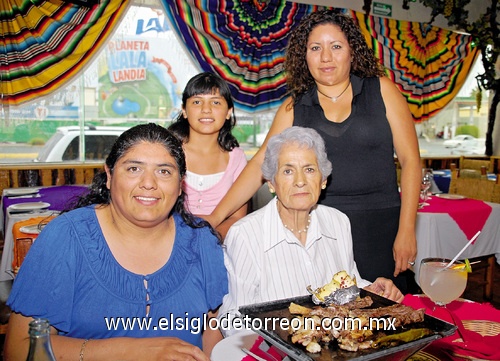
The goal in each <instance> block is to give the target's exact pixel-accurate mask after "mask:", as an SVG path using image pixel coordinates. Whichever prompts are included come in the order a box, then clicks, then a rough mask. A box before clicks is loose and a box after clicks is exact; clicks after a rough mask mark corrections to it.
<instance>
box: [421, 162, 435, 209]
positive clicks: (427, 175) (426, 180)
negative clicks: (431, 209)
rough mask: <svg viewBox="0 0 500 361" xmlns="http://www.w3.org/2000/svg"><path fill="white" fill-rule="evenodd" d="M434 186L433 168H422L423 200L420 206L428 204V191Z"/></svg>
mask: <svg viewBox="0 0 500 361" xmlns="http://www.w3.org/2000/svg"><path fill="white" fill-rule="evenodd" d="M431 186H432V170H431V169H429V168H424V169H422V182H421V183H420V199H421V200H422V202H420V204H419V208H422V207H424V206H428V205H429V203H427V199H428V192H429V189H430V188H431Z"/></svg>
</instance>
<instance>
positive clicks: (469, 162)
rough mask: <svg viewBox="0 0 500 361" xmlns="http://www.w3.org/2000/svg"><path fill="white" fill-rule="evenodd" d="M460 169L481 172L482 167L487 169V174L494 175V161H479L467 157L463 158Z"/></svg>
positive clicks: (461, 158)
mask: <svg viewBox="0 0 500 361" xmlns="http://www.w3.org/2000/svg"><path fill="white" fill-rule="evenodd" d="M458 165H459V168H460V169H475V170H481V167H486V171H487V173H493V165H494V164H493V160H491V159H478V158H471V157H467V156H461V157H460V162H459V163H458Z"/></svg>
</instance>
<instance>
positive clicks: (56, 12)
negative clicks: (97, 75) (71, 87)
mask: <svg viewBox="0 0 500 361" xmlns="http://www.w3.org/2000/svg"><path fill="white" fill-rule="evenodd" d="M77 3H78V4H77ZM129 3H130V1H129V0H100V1H96V0H93V1H92V0H91V1H86V0H80V1H76V0H75V1H73V4H72V3H69V2H63V1H59V0H51V1H40V0H0V110H2V108H7V107H8V106H9V105H19V104H22V103H25V102H29V101H31V100H35V99H37V100H38V99H40V97H43V96H44V95H47V94H49V93H51V92H52V91H54V90H56V89H58V88H60V87H61V86H63V85H64V84H66V83H68V82H69V81H70V80H72V79H73V78H74V76H75V75H76V74H78V73H79V72H80V71H81V70H82V69H84V68H85V66H86V65H87V64H88V63H89V62H90V61H91V60H92V57H93V56H94V55H95V54H96V53H97V52H98V51H99V49H100V47H101V46H102V45H103V44H104V42H105V41H106V39H108V37H109V36H110V34H111V33H112V32H113V30H114V28H115V27H116V26H117V24H118V23H119V21H120V19H121V18H122V16H123V14H124V13H125V10H126V9H127V7H128V5H129ZM79 4H80V5H79Z"/></svg>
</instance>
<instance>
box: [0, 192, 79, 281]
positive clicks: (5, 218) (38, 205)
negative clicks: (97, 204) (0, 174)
mask: <svg viewBox="0 0 500 361" xmlns="http://www.w3.org/2000/svg"><path fill="white" fill-rule="evenodd" d="M87 191H88V186H84V185H62V186H52V187H24V188H7V189H4V191H3V192H2V199H1V201H0V202H1V204H0V230H2V233H3V239H4V246H3V252H2V258H1V261H0V281H7V280H11V279H13V278H14V274H13V272H12V260H13V257H14V254H13V249H14V237H13V234H12V229H13V226H14V224H15V223H16V222H19V221H24V220H27V219H30V218H33V217H49V216H54V215H57V214H59V213H60V212H61V211H64V210H67V209H68V208H70V207H71V206H72V204H73V203H74V202H75V201H76V200H77V199H78V197H80V196H82V195H84V194H85V193H86V192H87Z"/></svg>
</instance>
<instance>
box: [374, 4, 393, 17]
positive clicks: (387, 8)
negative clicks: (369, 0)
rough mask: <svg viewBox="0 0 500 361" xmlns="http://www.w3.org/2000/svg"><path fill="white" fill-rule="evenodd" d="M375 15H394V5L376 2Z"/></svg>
mask: <svg viewBox="0 0 500 361" xmlns="http://www.w3.org/2000/svg"><path fill="white" fill-rule="evenodd" d="M373 15H383V16H392V5H389V4H384V3H377V2H374V3H373Z"/></svg>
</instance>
